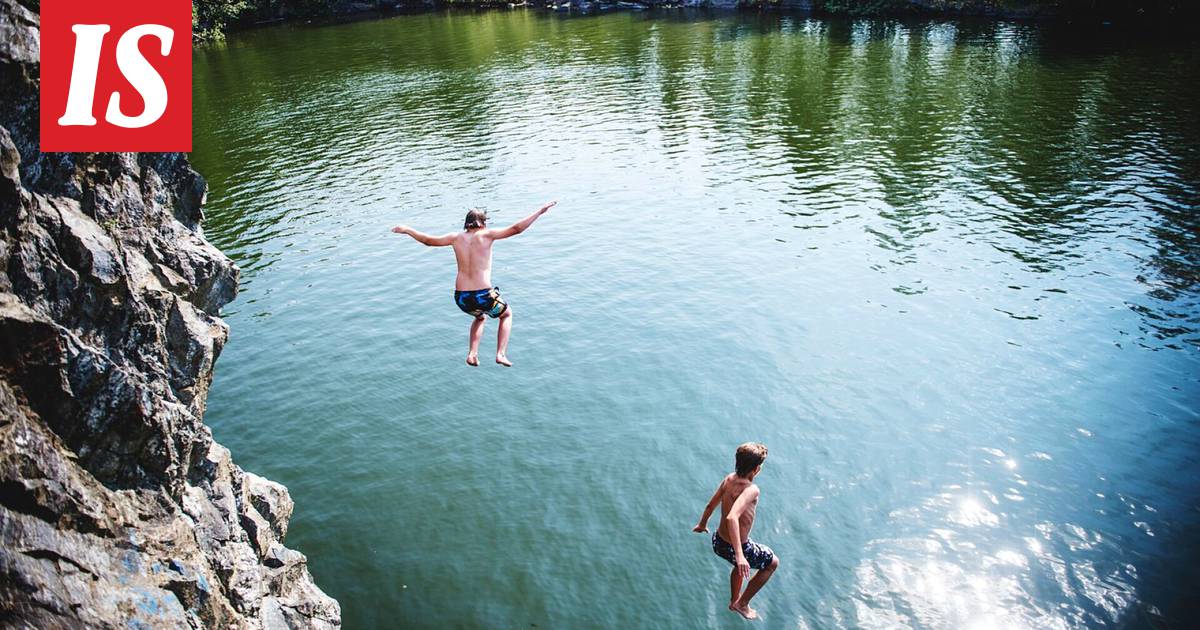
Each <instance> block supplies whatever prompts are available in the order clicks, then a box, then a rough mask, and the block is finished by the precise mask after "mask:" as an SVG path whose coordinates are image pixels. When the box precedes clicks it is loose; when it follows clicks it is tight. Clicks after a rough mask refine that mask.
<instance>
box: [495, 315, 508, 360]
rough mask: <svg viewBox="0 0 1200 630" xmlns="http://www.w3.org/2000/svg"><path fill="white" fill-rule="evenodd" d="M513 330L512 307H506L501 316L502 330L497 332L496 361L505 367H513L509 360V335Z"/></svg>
mask: <svg viewBox="0 0 1200 630" xmlns="http://www.w3.org/2000/svg"><path fill="white" fill-rule="evenodd" d="M511 332H512V307H511V306H510V307H508V308H506V309H504V314H503V315H501V316H500V331H499V332H498V333H496V363H499V364H500V365H503V366H504V367H512V361H509V360H508V335H509V333H511Z"/></svg>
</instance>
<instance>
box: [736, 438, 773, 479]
mask: <svg viewBox="0 0 1200 630" xmlns="http://www.w3.org/2000/svg"><path fill="white" fill-rule="evenodd" d="M766 459H767V447H766V446H765V445H763V444H760V443H758V442H746V443H745V444H743V445H741V446H739V447H737V454H736V455H735V456H734V467H735V469H736V470H737V476H739V477H745V476H746V475H749V474H750V473H751V472H753V471H754V469H755V468H758V467H759V466H761V465H762V463H763V462H764V461H766Z"/></svg>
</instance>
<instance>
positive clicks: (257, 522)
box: [0, 0, 341, 628]
mask: <svg viewBox="0 0 1200 630" xmlns="http://www.w3.org/2000/svg"><path fill="white" fill-rule="evenodd" d="M37 21H38V17H37V4H36V0H22V1H21V2H18V1H17V0H0V626H4V627H14V626H15V627H36V628H60V627H66V628H77V627H98V628H102V627H117V626H119V627H138V628H177V627H211V628H229V627H233V628H239V627H240V628H259V627H262V628H283V627H336V626H340V614H341V611H340V609H339V608H338V604H337V602H336V601H334V600H333V599H331V598H330V597H328V596H327V595H325V594H324V593H323V592H321V590H320V589H319V588H317V586H316V585H314V584H313V581H312V578H311V576H310V575H309V572H308V569H307V567H306V559H305V557H304V556H303V555H302V554H300V553H298V552H296V551H293V550H290V549H287V548H286V547H284V546H283V540H284V537H285V536H286V534H287V527H288V520H289V518H290V517H291V513H292V500H291V498H290V497H289V496H288V492H287V489H286V488H284V487H283V486H281V485H279V484H277V483H274V482H271V481H268V480H266V479H263V478H261V477H257V476H255V475H253V474H251V473H248V472H245V471H243V470H242V469H241V468H239V467H238V466H237V465H235V464H234V463H233V462H232V461H231V460H230V457H229V451H228V450H226V449H225V448H223V447H222V446H221V445H219V444H217V443H215V442H213V439H212V435H211V433H210V432H209V430H208V428H207V427H206V426H205V425H204V423H203V416H204V404H205V399H206V397H207V394H208V387H209V383H210V382H211V381H212V370H213V362H214V361H215V360H216V358H217V356H218V355H219V354H220V352H221V348H222V346H223V345H224V344H225V341H226V338H227V335H228V329H227V327H226V326H225V324H224V323H223V322H222V321H221V320H220V319H219V318H218V313H219V310H220V308H221V306H222V305H224V304H225V303H227V302H229V301H230V300H232V299H233V297H234V295H235V294H236V293H237V281H238V270H237V267H235V266H234V265H233V263H232V262H231V261H230V260H229V259H228V258H226V257H225V256H224V255H222V254H221V252H219V251H217V250H216V249H215V248H214V247H212V246H211V245H210V244H208V242H206V241H205V240H204V237H203V234H202V232H201V228H200V220H201V206H202V204H203V202H204V195H205V190H206V188H205V183H204V180H203V179H202V178H201V177H200V176H199V175H198V174H197V173H196V172H195V171H193V170H192V169H191V168H190V167H189V166H188V162H187V159H186V158H185V157H184V156H183V155H180V154H128V153H125V154H41V153H39V152H38V135H37V126H38V122H37V121H38V72H39V69H38V34H37V23H38V22H37Z"/></svg>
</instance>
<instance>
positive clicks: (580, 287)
mask: <svg viewBox="0 0 1200 630" xmlns="http://www.w3.org/2000/svg"><path fill="white" fill-rule="evenodd" d="M1198 86H1200V47H1197V46H1195V45H1194V43H1189V42H1179V41H1176V40H1174V39H1171V38H1149V39H1143V40H1136V41H1134V40H1127V39H1124V38H1123V37H1122V36H1121V35H1120V34H1119V33H1115V32H1110V31H1102V32H1096V33H1088V34H1085V35H1081V36H1077V37H1071V36H1070V35H1068V34H1066V33H1062V32H1055V31H1050V30H1044V29H1043V28H1041V27H1036V26H1031V25H1022V24H1013V23H1004V22H999V23H991V22H983V23H975V22H938V21H911V22H910V21H881V20H861V21H823V20H816V19H807V18H804V17H797V16H778V15H767V16H759V15H745V14H742V15H734V14H717V15H706V14H685V13H666V14H649V15H648V14H631V13H622V14H608V15H603V16H597V17H583V18H568V17H562V16H555V15H550V14H545V13H539V12H534V11H515V12H502V11H497V12H484V13H467V12H464V13H450V14H424V15H409V16H398V17H393V18H389V19H382V20H374V21H363V22H356V23H350V24H339V25H327V26H319V27H318V26H292V27H279V28H269V29H263V30H257V31H253V32H248V33H244V34H240V35H236V36H234V37H231V38H230V40H229V41H228V43H227V44H225V45H222V46H217V47H210V48H202V49H198V50H197V51H196V53H195V147H196V151H195V153H194V154H193V156H192V158H193V161H194V163H195V166H196V167H197V169H198V170H199V171H200V172H202V173H203V174H204V175H205V176H206V177H207V178H208V181H209V183H210V186H211V190H210V193H209V201H208V206H207V210H206V214H207V222H206V230H207V234H208V237H209V238H210V239H211V240H212V241H213V242H215V243H216V244H217V245H218V246H220V247H221V248H222V249H223V250H224V251H225V252H227V253H228V254H229V255H230V256H232V257H233V258H234V259H235V260H236V261H237V262H238V264H239V265H241V267H242V269H243V272H244V280H243V285H242V293H241V295H240V297H239V298H238V299H237V301H236V302H234V303H233V304H231V305H230V306H229V307H227V309H226V313H225V316H226V319H227V321H228V323H229V324H230V326H231V327H232V336H231V339H230V342H229V345H228V346H227V347H226V349H225V351H224V353H223V355H222V356H221V359H220V362H219V363H218V367H217V374H216V379H215V382H214V385H213V389H212V394H211V397H210V399H209V409H208V415H207V417H208V421H209V422H210V424H211V425H212V426H213V429H214V433H215V435H216V437H217V439H218V440H219V441H221V442H222V443H224V444H226V445H228V446H229V447H230V448H231V449H232V451H233V453H234V456H235V458H236V460H237V461H238V462H239V463H240V464H241V465H242V466H244V467H245V468H247V469H248V470H252V471H255V472H258V473H260V474H263V475H266V476H268V477H270V478H272V479H276V480H278V481H281V482H283V483H285V484H286V485H287V486H288V487H289V488H290V489H291V492H292V496H293V497H294V498H295V500H296V513H295V517H294V519H293V521H292V529H291V533H290V534H289V537H288V543H289V545H290V546H293V547H295V548H297V549H299V550H301V551H303V552H304V553H305V554H307V556H308V558H309V561H310V566H311V568H312V571H313V573H314V575H315V576H316V579H317V582H318V584H320V585H321V586H322V587H323V588H324V589H325V590H326V591H328V592H329V593H330V594H331V595H333V596H334V597H336V598H337V599H338V600H339V601H340V602H341V604H342V610H343V613H344V615H345V624H346V627H348V628H368V627H394V626H403V627H428V628H452V627H459V628H466V627H497V628H531V627H538V628H633V627H647V628H668V627H669V628H696V627H722V628H742V627H744V626H743V622H741V620H740V619H738V618H736V617H735V616H734V615H733V614H732V613H729V612H727V611H726V610H725V605H726V603H727V599H726V598H727V597H728V595H727V593H728V574H729V567H728V565H726V564H725V563H724V562H723V561H722V560H720V559H718V558H717V557H716V556H714V555H713V554H712V552H711V550H710V548H709V540H708V537H707V536H702V535H698V534H693V533H691V531H690V528H691V527H692V525H693V524H694V523H695V521H696V520H697V517H698V516H699V514H700V512H701V510H702V508H703V507H704V503H705V501H706V500H707V499H708V497H709V495H710V494H711V492H712V491H713V489H714V487H715V485H716V483H717V482H718V481H719V480H720V479H721V477H722V476H723V475H724V474H726V473H727V472H728V471H729V470H730V469H731V468H732V465H733V451H734V449H735V448H736V446H737V445H738V444H739V443H741V442H744V441H748V440H760V441H763V442H765V443H766V444H767V445H768V447H769V448H770V455H769V457H768V459H767V463H766V465H765V467H764V469H763V472H762V474H761V476H760V477H759V479H758V483H759V485H760V486H761V487H762V491H763V498H762V501H761V503H760V506H759V510H758V522H757V524H756V527H755V529H754V537H755V538H756V539H757V540H759V541H761V542H763V543H765V544H767V545H769V546H771V547H773V548H774V550H775V551H776V553H777V554H778V555H779V557H780V558H781V560H782V566H781V568H780V570H779V571H778V572H777V574H776V576H775V577H774V579H773V580H772V581H771V583H769V584H768V585H767V586H766V588H765V589H764V590H763V591H762V593H761V594H760V595H759V597H758V598H757V599H756V600H755V604H756V606H757V608H758V609H759V611H760V613H761V614H762V615H763V617H764V622H763V623H762V624H761V626H762V627H767V628H802V629H803V628H813V629H817V628H860V627H861V628H894V627H905V626H908V627H917V628H952V629H958V628H1079V627H1100V626H1121V627H1155V626H1158V625H1159V624H1160V623H1168V624H1173V625H1175V626H1177V627H1184V626H1186V625H1190V624H1191V623H1195V618H1196V617H1195V616H1194V615H1196V614H1197V613H1198V612H1200V611H1198V610H1197V605H1196V603H1195V600H1194V599H1193V596H1194V587H1195V585H1196V584H1197V583H1198V582H1200V569H1197V566H1198V564H1197V562H1198V561H1200V540H1198V536H1197V532H1198V531H1200V463H1198V461H1200V458H1198V456H1200V215H1198V214H1197V212H1198V207H1200V87H1198ZM551 199H558V200H560V204H559V205H558V207H556V208H554V209H553V210H552V211H551V212H550V213H549V214H547V215H546V216H545V217H543V218H542V219H541V220H540V221H539V222H538V223H537V224H536V225H535V226H534V227H533V228H532V229H531V230H530V231H528V232H527V233H525V234H523V235H520V236H519V237H517V238H514V239H511V240H508V241H504V242H501V243H499V244H498V245H497V246H496V254H495V273H494V280H495V282H496V284H498V285H499V286H500V287H502V290H503V291H504V295H505V296H506V297H507V298H508V300H509V302H510V304H511V305H512V307H513V311H514V314H515V318H514V332H513V338H512V345H511V348H510V352H509V356H510V358H511V359H512V360H513V361H514V362H515V364H516V367H515V368H513V369H504V368H501V367H499V366H497V365H496V364H495V363H492V362H491V361H490V358H491V356H490V354H489V352H490V350H491V349H492V348H494V345H493V344H494V343H495V341H494V339H495V330H496V326H495V323H494V322H489V324H488V329H487V333H486V336H485V339H484V344H483V350H484V352H483V355H482V358H483V359H485V360H484V362H483V366H482V367H480V368H469V367H467V366H466V365H464V363H463V359H464V357H465V354H466V344H467V328H468V325H469V322H470V319H469V317H467V316H466V315H463V314H462V313H461V312H459V310H458V309H457V308H456V307H455V305H454V303H453V301H452V297H451V292H452V288H453V281H454V257H453V255H452V253H451V252H450V251H449V250H448V249H435V248H426V247H423V246H421V245H419V244H417V243H415V242H414V241H412V240H409V239H408V238H406V237H401V236H397V235H394V234H391V233H389V231H388V229H389V228H390V227H391V226H393V225H395V224H397V223H407V224H410V225H413V226H415V227H417V228H418V229H421V230H424V231H427V232H431V233H444V232H449V231H452V230H455V229H457V228H458V227H459V226H461V224H462V218H463V215H464V214H465V212H466V210H467V209H468V208H469V207H471V206H484V207H486V208H488V209H489V210H490V211H491V214H492V218H493V224H494V225H505V224H508V223H510V222H514V221H516V220H518V219H520V218H521V217H523V216H524V215H525V214H527V213H528V212H530V211H532V210H534V209H535V208H536V207H537V206H538V205H540V204H541V203H542V202H544V201H548V200H551ZM716 524H717V519H716V518H714V519H713V521H712V522H711V525H713V526H715V525H716Z"/></svg>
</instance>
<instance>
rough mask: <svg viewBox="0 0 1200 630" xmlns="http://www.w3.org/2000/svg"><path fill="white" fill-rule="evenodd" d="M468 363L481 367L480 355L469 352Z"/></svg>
mask: <svg viewBox="0 0 1200 630" xmlns="http://www.w3.org/2000/svg"><path fill="white" fill-rule="evenodd" d="M467 365H470V366H472V367H479V357H478V356H475V355H473V354H468V355H467Z"/></svg>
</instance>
